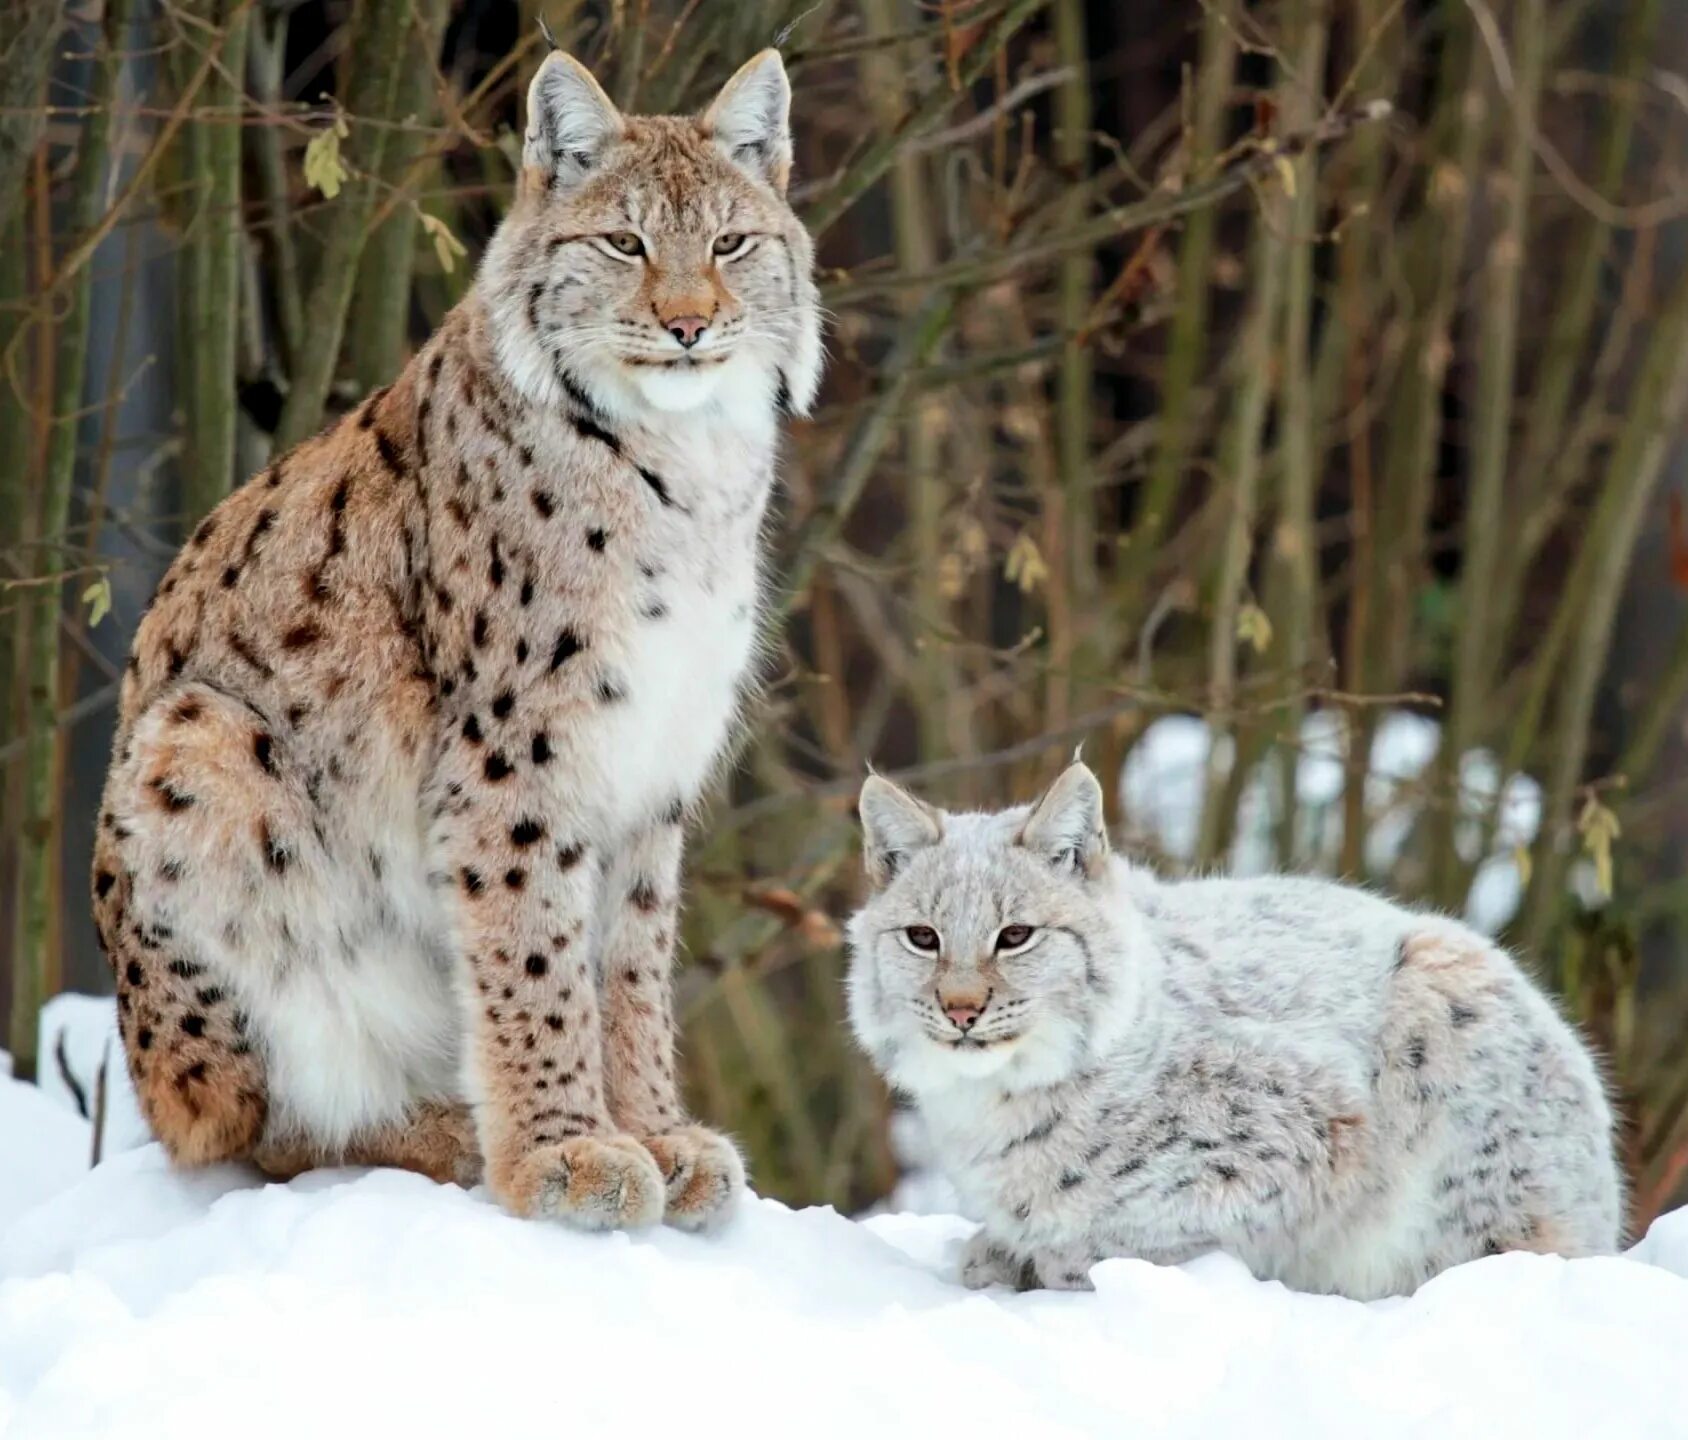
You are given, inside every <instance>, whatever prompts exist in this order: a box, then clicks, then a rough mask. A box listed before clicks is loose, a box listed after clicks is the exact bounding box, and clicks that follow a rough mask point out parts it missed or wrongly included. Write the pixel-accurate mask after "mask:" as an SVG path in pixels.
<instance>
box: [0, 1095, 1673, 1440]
mask: <svg viewBox="0 0 1688 1440" xmlns="http://www.w3.org/2000/svg"><path fill="white" fill-rule="evenodd" d="M24 1088H25V1087H23V1086H20V1085H17V1084H15V1083H14V1082H11V1081H0V1091H4V1092H5V1098H4V1100H3V1101H0V1103H3V1104H4V1105H6V1106H12V1105H14V1104H15V1103H16V1100H17V1097H16V1096H15V1095H14V1094H12V1093H11V1092H15V1091H21V1090H23V1089H24ZM32 1098H38V1097H32ZM12 1113H15V1112H13V1111H12V1110H10V1109H6V1110H0V1115H9V1114H12ZM61 1113H62V1112H61ZM17 1140H18V1134H17V1131H16V1122H8V1121H6V1120H4V1119H0V1144H3V1145H4V1146H5V1148H7V1149H10V1148H11V1146H12V1145H13V1144H15V1143H16V1141H17ZM971 1228H972V1227H971V1226H970V1225H969V1224H968V1223H967V1222H966V1221H964V1220H960V1219H957V1218H955V1217H945V1216H936V1217H917V1216H910V1215H891V1216H883V1217H879V1218H876V1219H871V1220H868V1221H865V1222H861V1223H856V1222H852V1221H850V1220H847V1219H845V1218H843V1217H842V1216H839V1215H837V1214H836V1213H834V1212H832V1211H831V1210H821V1209H815V1210H800V1211H793V1210H789V1209H787V1208H785V1207H784V1206H782V1205H779V1204H777V1203H775V1202H773V1201H769V1200H754V1199H753V1200H750V1201H748V1202H747V1204H746V1206H745V1208H744V1211H743V1212H742V1213H741V1214H740V1215H739V1216H738V1217H737V1218H736V1219H735V1220H734V1221H733V1222H732V1223H731V1224H730V1225H729V1226H728V1227H727V1228H726V1229H725V1230H724V1232H723V1233H721V1234H720V1235H718V1236H714V1237H709V1238H697V1237H693V1236H686V1235H681V1234H678V1233H676V1232H674V1231H672V1230H666V1229H658V1230H656V1231H652V1232H649V1233H645V1234H639V1235H583V1234H579V1233H576V1232H571V1231H568V1230H565V1229H562V1228H560V1227H557V1226H553V1225H549V1224H546V1223H543V1222H539V1221H524V1220H516V1219H513V1218H511V1217H510V1216H508V1215H505V1214H503V1213H502V1212H501V1211H500V1210H498V1209H497V1208H496V1207H495V1206H494V1205H493V1204H492V1203H491V1202H490V1201H489V1200H488V1199H487V1197H486V1195H485V1193H484V1191H479V1190H477V1191H474V1192H470V1193H465V1192H464V1191H462V1190H459V1189H457V1188H456V1187H454V1186H438V1185H434V1184H432V1183H431V1182H429V1181H427V1180H425V1179H423V1178H421V1177H420V1176H416V1175H409V1174H404V1173H401V1172H398V1171H373V1172H366V1171H350V1170H343V1171H326V1172H318V1173H316V1174H312V1175H308V1176H305V1177H302V1178H301V1179H299V1180H296V1181H294V1182H293V1183H292V1184H289V1185H264V1184H262V1183H260V1181H259V1180H258V1177H257V1176H256V1175H255V1174H254V1173H252V1172H250V1171H248V1170H245V1169H243V1168H240V1167H234V1166H226V1167H220V1168H217V1169H213V1170H209V1171H204V1172H200V1173H198V1174H194V1175H183V1174H179V1173H175V1172H172V1171H171V1170H170V1169H169V1167H168V1166H167V1164H166V1162H165V1160H164V1157H163V1155H162V1153H161V1151H160V1150H159V1149H158V1147H156V1146H148V1147H146V1148H144V1149H141V1150H136V1151H131V1152H129V1153H126V1154H122V1155H118V1156H116V1157H115V1158H114V1159H112V1160H111V1161H110V1162H109V1163H107V1164H104V1165H102V1166H100V1168H99V1169H97V1170H95V1171H93V1172H92V1173H90V1174H87V1175H85V1176H83V1177H82V1178H81V1179H80V1180H79V1181H77V1182H76V1183H75V1184H73V1185H72V1186H71V1187H70V1188H69V1189H68V1190H66V1191H64V1192H63V1193H61V1194H59V1195H58V1196H57V1197H56V1198H55V1199H53V1200H52V1201H51V1203H49V1204H46V1205H44V1206H42V1207H40V1208H38V1209H36V1210H34V1211H33V1212H32V1213H30V1214H28V1215H26V1216H24V1217H23V1218H22V1219H20V1220H18V1221H16V1222H15V1223H13V1224H11V1225H9V1226H6V1227H5V1228H4V1230H0V1433H3V1434H5V1435H6V1437H7V1440H58V1437H68V1436H107V1435H123V1436H125V1437H134V1440H146V1437H153V1436H157V1437H169V1440H179V1437H181V1436H184V1435H193V1434H215V1435H221V1434H237V1435H239V1436H240V1437H241V1440H259V1437H269V1436H276V1437H288V1440H294V1437H297V1436H300V1435H312V1436H330V1437H333V1436H342V1435H344V1436H358V1437H366V1436H388V1435H427V1436H432V1435H486V1434H499V1433H505V1434H518V1435H537V1434H553V1433H556V1434H561V1435H586V1436H593V1435H602V1434H615V1435H626V1436H643V1435H649V1434H657V1433H662V1432H666V1431H668V1430H672V1429H675V1428H676V1427H680V1428H683V1429H684V1430H685V1431H686V1432H687V1433H697V1434H701V1435H703V1436H705V1437H712V1436H715V1435H727V1434H731V1435H734V1436H745V1437H760V1436H779V1437H786V1436H791V1435H802V1436H804V1437H810V1436H821V1437H831V1436H840V1437H842V1436H849V1437H852V1440H857V1437H861V1436H864V1435H866V1436H874V1435H904V1434H936V1435H941V1434H948V1433H951V1432H953V1431H955V1430H957V1429H959V1428H965V1430H966V1432H967V1434H968V1435H969V1436H970V1437H977V1440H994V1437H997V1436H1002V1437H1013V1440H1026V1437H1028V1436H1035V1437H1038V1440H1043V1437H1069V1436H1108V1437H1118V1436H1124V1435H1129V1436H1132V1437H1148V1436H1215V1435H1227V1434H1246V1435H1249V1436H1251V1437H1270V1436H1279V1435H1281V1436H1286V1437H1288V1436H1294V1437H1298V1440H1323V1437H1339V1436H1340V1437H1344V1440H1346V1437H1349V1436H1353V1435H1357V1434H1363V1435H1365V1436H1366V1437H1368V1440H1389V1437H1396V1436H1422V1435H1430V1434H1434V1435H1436V1436H1438V1437H1454V1436H1471V1437H1484V1440H1489V1437H1499V1436H1512V1435H1518V1436H1526V1435H1527V1436H1529V1437H1531V1440H1555V1437H1561V1436H1563V1437H1567V1440H1589V1437H1594V1436H1608V1435H1611V1436H1617V1435H1625V1436H1629V1435H1634V1436H1640V1435H1645V1436H1648V1437H1650V1440H1651V1437H1669V1436H1683V1435H1688V1411H1685V1408H1684V1405H1683V1403H1682V1402H1683V1393H1684V1392H1683V1384H1682V1379H1681V1345H1682V1337H1683V1336H1684V1335H1685V1334H1688V1212H1679V1213H1677V1214H1675V1215H1672V1216H1668V1217H1666V1218H1665V1219H1663V1220H1660V1221H1659V1222H1658V1224H1656V1225H1655V1226H1654V1228H1653V1230H1652V1232H1651V1234H1650V1235H1649V1236H1648V1238H1647V1239H1646V1240H1645V1241H1643V1242H1642V1244H1641V1245H1639V1246H1637V1247H1636V1250H1635V1251H1634V1252H1633V1253H1632V1257H1631V1258H1617V1257H1613V1258H1609V1259H1596V1260H1572V1261H1566V1260H1560V1259H1557V1258H1555V1257H1551V1256H1542V1255H1522V1254H1515V1255H1501V1256H1496V1257H1494V1258H1492V1259H1486V1260H1481V1261H1478V1262H1476V1263H1474V1264H1471V1265H1466V1266H1462V1267H1460V1268H1459V1269H1457V1270H1453V1271H1450V1272H1449V1273H1447V1274H1446V1275H1443V1276H1441V1277H1439V1278H1438V1279H1436V1280H1434V1281H1432V1282H1431V1283H1430V1284H1428V1285H1426V1286H1425V1287H1424V1288H1423V1289H1422V1290H1421V1291H1420V1292H1419V1293H1418V1294H1417V1295H1416V1296H1414V1297H1412V1298H1411V1299H1406V1300H1391V1301H1384V1302H1379V1303H1376V1304H1370V1305H1362V1304H1357V1303H1355V1302H1352V1301H1347V1300H1341V1299H1334V1298H1330V1297H1319V1296H1307V1295H1297V1294H1292V1293H1291V1292H1289V1291H1286V1290H1285V1289H1284V1288H1283V1287H1282V1286H1279V1285H1276V1284H1268V1283H1262V1282H1259V1281H1256V1280H1254V1279H1253V1278H1252V1277H1250V1276H1249V1275H1248V1273H1247V1272H1246V1270H1244V1268H1243V1267H1242V1266H1241V1265H1240V1264H1239V1263H1238V1262H1236V1261H1234V1260H1231V1259H1229V1258H1227V1257H1225V1256H1223V1255H1209V1256H1206V1257H1203V1258H1202V1259H1199V1260H1195V1261H1192V1262H1190V1263H1189V1264H1186V1265H1182V1266H1178V1267H1175V1268H1174V1267H1158V1266H1154V1265H1150V1264H1147V1263H1145V1262H1142V1261H1136V1260H1110V1261H1106V1262H1104V1263H1103V1264H1101V1265H1099V1266H1097V1267H1096V1269H1095V1270H1094V1271H1093V1279H1094V1281H1095V1284H1096V1292H1095V1293H1094V1294H1052V1293H1038V1294H1029V1295H1013V1294H1010V1293H1008V1292H1006V1291H1003V1290H994V1291H991V1292H988V1293H983V1294H972V1293H969V1292H968V1291H966V1290H964V1289H962V1288H961V1287H960V1286H959V1285H958V1284H956V1283H955V1281H954V1280H953V1278H952V1277H953V1273H954V1266H955V1263H956V1259H957V1255H958V1252H959V1249H960V1246H961V1244H962V1243H963V1241H964V1240H965V1238H966V1236H967V1235H968V1234H969V1232H970V1230H971ZM654 1377H660V1380H658V1379H656V1378H654Z"/></svg>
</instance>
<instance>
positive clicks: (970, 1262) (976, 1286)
mask: <svg viewBox="0 0 1688 1440" xmlns="http://www.w3.org/2000/svg"><path fill="white" fill-rule="evenodd" d="M1027 1271H1028V1265H1027V1262H1026V1261H1024V1260H1018V1259H1016V1258H1015V1257H1014V1256H1013V1255H1012V1254H1011V1253H1010V1252H1009V1250H1008V1248H1007V1247H1006V1246H1005V1245H1003V1244H1002V1243H1001V1242H1000V1241H998V1240H993V1239H992V1238H991V1237H990V1236H989V1235H988V1234H987V1233H986V1232H985V1231H983V1230H981V1231H979V1232H978V1233H977V1234H976V1235H974V1236H973V1238H972V1239H971V1240H969V1241H968V1242H967V1247H966V1248H965V1249H964V1250H963V1251H962V1252H961V1283H962V1284H963V1285H965V1286H966V1287H967V1288H968V1289H969V1290H985V1289H988V1288H989V1287H990V1286H992V1285H1006V1286H1008V1287H1009V1288H1010V1289H1013V1290H1024V1289H1025V1288H1026V1282H1027V1280H1028V1278H1029V1277H1028V1274H1027Z"/></svg>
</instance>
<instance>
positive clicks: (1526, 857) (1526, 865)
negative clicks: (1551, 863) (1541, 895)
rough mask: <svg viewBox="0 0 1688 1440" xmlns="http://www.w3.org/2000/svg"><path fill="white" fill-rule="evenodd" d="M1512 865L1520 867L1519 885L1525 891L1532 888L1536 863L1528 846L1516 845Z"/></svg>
mask: <svg viewBox="0 0 1688 1440" xmlns="http://www.w3.org/2000/svg"><path fill="white" fill-rule="evenodd" d="M1512 863H1513V864H1514V865H1516V866H1517V867H1518V884H1519V885H1520V886H1521V887H1522V888H1523V889H1525V890H1528V889H1529V888H1530V876H1531V875H1532V874H1534V873H1535V863H1536V862H1535V861H1534V860H1532V859H1531V858H1530V847H1529V846H1528V845H1514V846H1513V847H1512Z"/></svg>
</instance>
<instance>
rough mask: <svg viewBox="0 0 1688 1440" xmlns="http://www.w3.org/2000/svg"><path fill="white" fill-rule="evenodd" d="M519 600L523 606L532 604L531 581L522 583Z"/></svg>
mask: <svg viewBox="0 0 1688 1440" xmlns="http://www.w3.org/2000/svg"><path fill="white" fill-rule="evenodd" d="M521 600H522V604H524V605H531V604H533V581H532V580H531V579H528V580H523V581H522V595H521Z"/></svg>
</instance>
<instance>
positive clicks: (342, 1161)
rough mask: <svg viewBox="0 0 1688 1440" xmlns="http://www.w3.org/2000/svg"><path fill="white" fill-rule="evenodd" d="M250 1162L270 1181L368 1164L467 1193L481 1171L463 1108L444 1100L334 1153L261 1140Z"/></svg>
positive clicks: (289, 1140)
mask: <svg viewBox="0 0 1688 1440" xmlns="http://www.w3.org/2000/svg"><path fill="white" fill-rule="evenodd" d="M253 1159H254V1161H256V1163H257V1165H258V1168H259V1169H260V1170H262V1171H263V1172H264V1173H265V1174H266V1175H268V1176H269V1177H270V1178H271V1179H274V1180H291V1179H293V1177H294V1176H296V1175H301V1174H303V1173H304V1172H305V1171H307V1170H314V1169H319V1168H322V1167H325V1166H337V1165H372V1166H388V1167H391V1168H393V1169H396V1170H413V1171H415V1172H416V1173H417V1174H419V1175H426V1176H427V1177H428V1178H429V1179H430V1180H436V1181H438V1182H439V1183H440V1184H442V1185H461V1186H462V1187H463V1188H464V1189H468V1188H469V1187H470V1186H473V1185H476V1184H478V1183H479V1182H480V1179H481V1174H482V1170H483V1166H482V1163H481V1152H480V1148H479V1146H478V1145H477V1144H476V1140H475V1119H474V1116H473V1115H472V1114H471V1113H470V1112H469V1108H468V1107H467V1106H466V1105H462V1104H460V1103H457V1102H454V1101H449V1100H428V1101H424V1102H423V1103H421V1104H419V1105H416V1106H413V1107H412V1108H411V1111H410V1113H409V1114H408V1115H407V1116H406V1117H405V1118H404V1119H403V1120H401V1121H398V1122H396V1123H395V1124H392V1125H385V1126H382V1127H381V1128H379V1129H376V1130H370V1131H366V1132H364V1133H362V1134H359V1135H354V1136H353V1137H352V1138H351V1139H350V1140H349V1141H348V1142H347V1143H346V1144H345V1145H344V1146H342V1147H339V1148H338V1149H335V1150H326V1149H324V1148H322V1147H320V1146H317V1145H313V1144H311V1143H310V1141H308V1140H305V1139H303V1138H301V1137H297V1136H289V1135H266V1136H265V1137H264V1140H263V1143H262V1144H260V1145H259V1146H258V1148H257V1152H256V1153H255V1154H254V1156H253Z"/></svg>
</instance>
